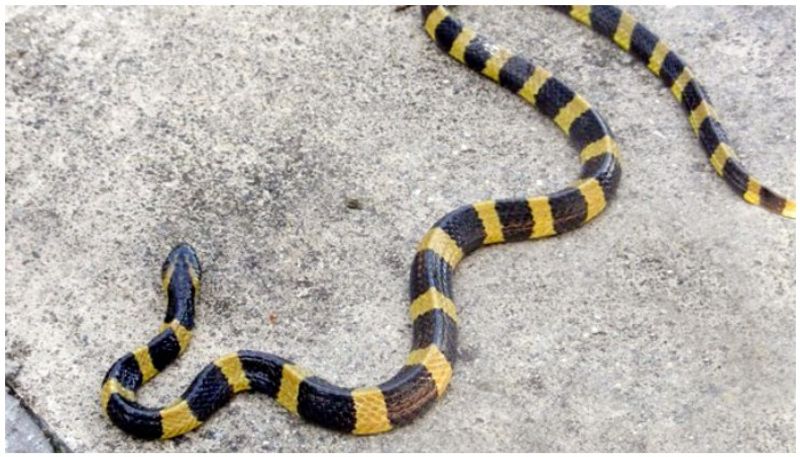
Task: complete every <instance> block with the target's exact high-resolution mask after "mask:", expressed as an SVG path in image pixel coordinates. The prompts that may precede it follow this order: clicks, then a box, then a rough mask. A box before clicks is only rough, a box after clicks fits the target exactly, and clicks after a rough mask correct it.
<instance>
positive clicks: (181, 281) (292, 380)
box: [100, 6, 795, 439]
mask: <svg viewBox="0 0 800 457" xmlns="http://www.w3.org/2000/svg"><path fill="white" fill-rule="evenodd" d="M554 8H556V9H557V10H559V11H561V12H563V13H566V14H567V15H569V16H570V17H572V18H573V19H575V20H577V21H578V22H580V23H582V24H585V25H586V26H589V27H590V28H592V29H594V30H595V31H597V32H598V33H599V34H601V35H603V36H606V37H608V38H610V39H611V40H613V41H614V42H615V43H616V44H617V45H618V46H619V47H621V48H622V49H624V50H625V51H628V52H630V53H631V54H633V55H634V56H635V57H637V58H638V59H639V60H640V61H642V62H643V63H644V64H645V65H646V66H647V68H648V69H649V70H650V71H651V72H652V73H654V74H655V75H656V76H658V77H660V78H661V80H662V81H663V82H664V84H665V85H666V86H667V87H668V88H669V89H670V91H671V92H672V94H673V95H674V96H675V98H676V99H677V100H678V102H680V103H681V104H682V105H683V107H684V108H685V109H686V111H687V113H688V118H689V123H690V124H691V127H692V130H693V131H694V133H695V135H696V136H697V137H698V138H699V140H700V143H701V144H702V147H703V149H704V150H705V152H706V154H707V156H708V159H709V161H710V162H711V165H712V167H713V168H714V170H715V171H716V173H717V174H718V175H720V176H721V177H722V178H724V180H725V182H727V183H728V185H729V186H730V187H731V188H733V190H734V191H735V192H737V193H738V194H739V195H740V196H741V197H742V198H743V199H744V200H745V201H747V202H748V203H751V204H754V205H759V206H762V207H764V208H766V209H768V210H770V211H772V212H775V213H778V214H781V215H783V216H785V217H788V218H794V217H795V202H794V200H791V199H787V198H784V197H782V196H780V195H778V194H776V193H774V192H772V191H771V190H769V189H768V188H767V187H765V186H762V185H761V184H760V183H759V181H757V180H756V179H754V178H753V177H751V176H750V175H749V174H748V173H747V172H746V171H745V169H744V167H743V166H742V164H741V162H740V161H739V159H738V158H737V157H736V155H735V153H734V150H733V148H732V146H731V142H730V140H729V139H728V136H727V134H726V132H725V130H723V128H722V126H721V124H720V121H719V117H718V115H717V114H716V112H715V110H714V108H713V107H712V105H711V102H710V101H709V99H708V96H707V95H706V91H705V89H704V88H703V87H702V86H701V85H700V83H699V82H698V81H697V79H696V77H695V75H694V73H693V72H692V71H691V70H690V69H689V67H688V66H687V65H686V64H685V63H684V62H683V61H682V60H681V59H680V58H679V57H678V56H677V55H676V53H675V52H674V51H672V50H670V48H669V47H668V46H667V44H665V42H664V41H662V40H661V39H659V38H658V37H657V36H656V35H655V34H654V33H652V32H651V31H650V30H648V29H647V28H646V27H645V26H644V25H642V24H641V23H640V22H638V21H637V20H636V19H634V18H633V16H631V15H630V14H629V13H628V12H625V11H622V10H620V9H619V8H616V7H613V6H556V7H554ZM421 12H422V23H423V28H424V30H425V31H426V32H427V34H428V35H429V36H430V37H431V39H432V40H433V41H434V42H435V43H436V45H438V47H439V48H441V50H443V51H444V52H446V53H447V54H449V55H450V56H451V57H453V58H454V59H455V60H458V61H459V62H461V63H463V64H465V65H466V66H468V67H469V68H471V69H472V70H474V71H476V72H478V73H480V74H482V75H484V76H486V77H487V78H489V79H491V80H493V81H495V82H496V83H498V84H499V85H500V86H502V87H504V88H506V89H508V90H509V91H511V92H513V93H515V94H517V95H518V96H520V97H521V98H522V99H524V100H525V101H527V102H528V103H530V104H531V105H533V106H534V107H536V108H537V109H538V111H540V112H541V113H542V114H544V115H545V116H547V117H548V118H550V119H552V120H553V122H555V124H556V125H557V126H558V127H559V128H560V129H561V130H562V131H563V132H564V134H565V135H566V136H567V137H568V141H569V142H570V143H571V144H572V145H573V146H574V147H575V148H576V149H577V150H578V151H579V157H580V162H581V168H580V174H579V177H578V179H577V180H575V181H574V182H573V183H572V184H570V185H569V186H567V187H565V188H563V189H561V190H558V191H556V192H553V193H550V194H547V195H542V196H533V197H527V198H517V199H498V200H486V201H480V202H477V203H473V204H469V205H464V206H461V207H459V208H457V209H455V210H453V211H451V212H449V213H447V214H446V215H445V216H444V217H442V218H441V219H439V220H438V221H437V222H436V223H435V224H434V225H433V226H432V228H431V229H430V230H428V231H427V232H426V233H425V235H424V236H423V238H422V240H421V241H420V242H419V244H418V246H417V250H416V254H415V256H414V259H413V261H412V263H411V274H410V287H409V289H410V293H409V295H410V297H409V299H410V307H409V314H410V317H411V320H412V322H413V332H412V334H413V339H412V345H411V346H412V347H411V351H410V353H409V354H408V356H407V358H406V359H405V363H404V364H403V366H402V367H401V368H400V370H399V371H398V372H397V373H396V374H395V375H394V376H392V377H391V378H389V379H388V380H387V381H385V382H383V383H381V384H378V385H373V386H367V387H358V388H347V387H341V386H338V385H334V384H332V383H330V382H328V381H326V380H324V379H323V378H321V377H319V376H317V375H316V374H314V373H313V372H312V371H310V370H308V369H306V368H304V367H302V366H300V365H298V364H295V363H294V362H292V361H290V360H288V359H285V358H282V357H279V356H277V355H274V354H269V353H265V352H260V351H254V350H239V351H236V352H232V353H229V354H227V355H224V356H222V357H220V358H218V359H216V360H214V361H213V362H212V363H210V364H208V365H207V366H206V367H205V368H204V369H203V370H202V371H200V373H199V374H197V376H196V377H195V378H194V380H193V381H192V382H191V384H190V385H189V387H188V388H187V389H186V390H185V391H184V392H183V394H181V395H180V397H179V398H178V399H176V400H175V401H174V402H172V403H171V404H169V405H168V406H165V407H162V408H149V407H146V406H144V405H141V404H139V403H138V402H137V401H136V391H137V390H138V389H139V388H141V387H142V385H144V384H145V383H147V382H148V381H150V380H151V379H153V377H155V376H156V375H157V374H158V373H160V372H161V371H163V370H164V369H165V368H166V367H167V366H168V365H169V364H170V363H172V362H173V361H174V360H175V359H177V358H178V357H179V356H180V355H181V354H182V353H183V352H185V351H186V349H187V347H188V345H189V341H190V340H191V337H192V330H193V329H194V325H195V323H194V310H195V303H196V302H197V300H198V299H199V294H200V283H201V276H202V268H201V264H200V261H199V259H198V256H197V253H196V252H195V250H194V249H193V248H192V247H191V246H190V245H189V244H186V243H181V244H179V245H177V246H175V247H174V248H173V249H172V251H171V252H170V253H169V255H168V256H167V258H166V260H165V262H164V263H163V266H162V271H161V277H162V286H163V290H164V293H165V295H166V298H167V302H168V305H167V312H166V316H165V317H164V321H163V323H162V325H161V328H160V329H159V333H158V335H157V336H155V337H154V338H153V339H151V340H150V341H149V342H148V343H147V344H145V345H142V346H140V347H138V348H136V349H134V350H133V351H132V352H128V353H127V354H125V355H124V356H122V357H121V358H119V359H118V360H116V361H115V362H114V363H113V364H112V366H111V368H110V369H109V370H108V372H107V373H106V375H105V377H104V378H103V381H102V387H101V392H100V405H101V408H102V410H103V412H104V413H105V414H106V415H107V416H108V418H109V419H110V420H111V422H112V423H113V424H115V425H116V426H117V427H119V428H120V429H122V430H123V431H125V432H127V433H129V434H131V435H134V436H136V437H139V438H143V439H159V438H161V439H169V438H173V437H176V436H179V435H183V434H185V433H187V432H189V431H191V430H193V429H195V428H197V427H198V426H200V425H201V424H202V423H203V422H205V421H206V420H207V419H208V418H209V417H210V416H211V415H212V414H213V413H214V412H215V411H217V410H219V409H220V408H222V407H223V406H224V405H225V404H226V403H228V402H229V401H230V400H231V398H233V397H234V396H235V395H236V394H238V393H242V392H258V393H261V394H266V395H268V396H269V397H272V398H274V399H275V400H276V401H277V403H278V404H279V405H281V406H283V407H284V408H285V409H286V410H288V411H289V412H290V413H292V414H294V415H298V416H300V417H301V418H303V419H305V420H307V421H310V422H312V423H314V424H318V425H320V426H322V427H325V428H328V429H332V430H337V431H340V432H346V433H353V434H356V435H371V434H377V433H382V432H387V431H389V430H392V429H394V428H396V427H399V426H401V425H404V424H407V423H409V422H411V421H412V420H414V419H415V418H417V417H419V416H420V415H422V414H423V413H424V412H425V411H427V410H428V409H429V408H430V407H431V406H432V405H433V404H435V402H436V400H437V399H438V398H440V397H442V395H444V393H445V391H446V390H447V387H448V385H449V383H450V381H451V378H452V376H453V366H454V363H455V362H456V357H457V353H458V351H457V339H458V328H457V325H458V316H457V310H456V305H455V304H454V299H453V290H452V278H453V273H454V270H455V268H456V266H457V265H458V263H459V262H460V261H461V260H462V259H463V258H464V257H465V256H467V255H469V254H470V253H471V252H473V251H475V250H476V249H478V248H480V247H482V246H486V245H491V244H497V243H504V242H510V241H520V240H528V239H538V238H544V237H550V236H554V235H559V234H562V233H565V232H569V231H571V230H574V229H576V228H578V227H581V226H583V225H584V224H586V223H587V222H589V221H591V220H592V219H594V218H595V217H596V216H597V215H598V214H600V213H601V212H602V211H603V210H604V209H605V208H606V206H607V204H608V202H609V201H610V200H611V199H612V198H613V197H614V194H615V191H616V189H617V186H618V183H619V180H620V176H621V167H620V155H619V154H620V153H619V146H618V145H617V142H616V141H615V139H614V135H613V134H612V132H611V129H610V128H609V127H608V125H607V124H606V122H605V121H604V120H603V118H602V117H601V116H600V114H599V113H598V112H597V111H596V110H595V109H593V108H592V107H591V105H589V103H588V102H587V101H586V99H585V98H583V97H582V96H581V95H580V94H578V93H576V92H575V91H573V90H572V89H570V88H569V87H568V86H567V85H565V84H564V83H563V82H561V81H560V80H558V79H557V78H555V77H554V76H553V75H552V74H551V73H550V72H549V71H547V70H546V69H544V68H542V67H541V66H539V65H536V64H534V63H533V62H532V61H531V60H529V59H526V58H524V57H522V56H520V55H517V54H514V53H512V52H510V51H508V50H506V49H505V48H502V47H500V46H497V45H495V44H493V43H492V42H491V41H490V40H489V39H487V38H486V37H484V36H482V35H479V34H477V33H476V32H475V31H474V30H473V29H471V28H469V27H467V26H465V25H464V24H463V23H462V22H461V21H459V20H458V19H457V18H456V17H454V16H453V15H451V13H450V12H449V11H448V10H447V9H445V8H444V7H441V6H422V7H421Z"/></svg>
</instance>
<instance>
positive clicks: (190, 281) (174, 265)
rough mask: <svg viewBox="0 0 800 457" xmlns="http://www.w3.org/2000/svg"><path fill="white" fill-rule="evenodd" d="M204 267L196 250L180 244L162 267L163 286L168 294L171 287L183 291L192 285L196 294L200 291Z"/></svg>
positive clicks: (185, 244)
mask: <svg viewBox="0 0 800 457" xmlns="http://www.w3.org/2000/svg"><path fill="white" fill-rule="evenodd" d="M201 275H202V267H201V266H200V260H199V259H198V258H197V253H196V252H195V250H194V248H193V247H192V246H190V245H189V244H187V243H180V244H178V245H177V246H175V247H174V248H172V251H170V253H169V255H168V256H167V260H165V261H164V265H162V267H161V284H162V286H163V288H164V291H165V292H167V291H169V289H170V288H171V287H173V288H177V289H181V288H186V286H188V285H191V287H192V288H193V289H194V292H195V293H197V292H198V291H199V290H200V276H201Z"/></svg>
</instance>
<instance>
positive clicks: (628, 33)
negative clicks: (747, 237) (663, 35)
mask: <svg viewBox="0 0 800 457" xmlns="http://www.w3.org/2000/svg"><path fill="white" fill-rule="evenodd" d="M553 8H555V9H556V10H559V11H561V12H563V13H565V14H567V15H568V16H570V17H571V18H573V19H575V20H576V21H578V22H580V23H581V24H584V25H586V26H588V27H590V28H591V29H593V30H594V31H596V32H597V33H599V34H600V35H603V36H605V37H607V38H609V39H611V40H612V41H614V43H616V44H617V45H618V46H619V47H620V48H622V49H623V50H625V51H627V52H629V53H631V54H633V55H634V56H635V57H636V58H637V59H639V60H640V61H641V62H642V63H644V64H645V65H646V66H647V68H648V69H649V70H650V71H651V72H652V73H653V74H654V75H656V76H658V77H659V78H661V81H663V82H664V85H666V86H667V87H668V88H669V89H670V92H672V95H673V96H674V97H675V99H676V100H677V101H678V102H679V103H680V104H681V105H683V107H684V108H685V109H686V112H687V113H688V118H689V124H690V125H691V126H692V130H693V131H694V134H695V135H696V136H697V137H698V138H699V140H700V143H701V144H702V146H703V149H704V150H705V152H706V155H707V157H708V160H709V162H711V166H712V167H713V168H714V171H716V172H717V174H718V175H719V176H721V177H722V178H723V179H724V180H725V182H727V183H728V185H729V186H730V187H731V188H732V189H733V190H734V192H736V193H737V194H739V195H740V196H741V197H742V198H743V199H744V200H745V201H746V202H748V203H750V204H753V205H757V206H761V207H763V208H766V209H767V210H769V211H771V212H773V213H778V214H781V215H783V216H785V217H787V218H791V219H794V218H795V201H794V200H792V199H789V198H786V197H783V196H781V195H779V194H778V193H776V192H773V191H772V190H770V189H769V188H767V187H766V186H764V185H762V184H761V182H760V181H759V180H757V179H756V178H754V177H753V176H752V175H750V174H749V173H748V172H747V170H745V168H744V166H743V165H742V163H741V161H740V160H739V158H738V157H737V156H736V153H735V152H734V149H733V146H732V145H731V141H730V140H729V137H728V134H727V133H726V131H725V129H723V127H722V124H721V123H720V118H719V115H718V114H717V112H716V111H715V110H714V107H713V105H712V104H711V100H709V98H708V95H707V94H706V90H705V89H704V88H703V86H702V85H701V84H700V82H699V81H698V80H697V77H696V76H695V74H694V72H693V71H692V70H691V69H690V68H689V66H688V65H686V63H685V62H684V61H683V60H682V59H681V58H680V57H678V55H677V54H676V53H675V51H673V50H670V47H669V46H668V45H667V44H666V43H665V42H664V40H662V39H660V38H659V37H658V36H656V35H655V34H654V33H653V32H651V31H650V30H648V29H647V28H646V27H645V26H644V25H642V24H641V23H640V22H638V21H637V20H636V19H635V18H634V17H633V16H631V15H630V14H629V13H628V12H626V11H622V10H620V9H619V8H617V7H614V6H585V5H584V6H569V5H562V6H554V7H553Z"/></svg>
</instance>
